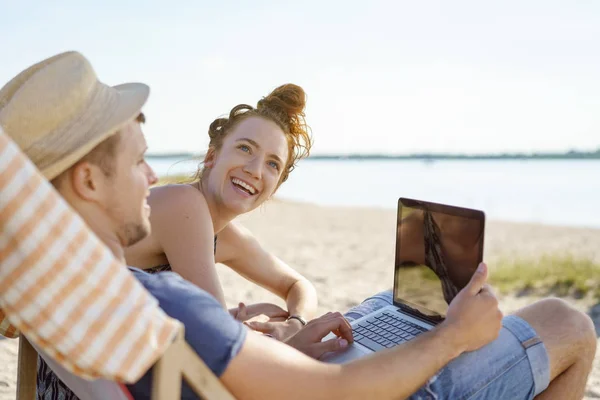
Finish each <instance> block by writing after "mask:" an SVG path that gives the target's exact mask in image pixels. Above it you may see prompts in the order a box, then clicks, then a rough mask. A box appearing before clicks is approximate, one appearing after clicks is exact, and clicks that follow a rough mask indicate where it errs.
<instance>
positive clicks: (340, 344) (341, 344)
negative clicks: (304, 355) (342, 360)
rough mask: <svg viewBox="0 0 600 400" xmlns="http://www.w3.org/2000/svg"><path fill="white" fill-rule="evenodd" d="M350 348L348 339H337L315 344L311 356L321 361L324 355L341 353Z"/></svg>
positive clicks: (311, 348)
mask: <svg viewBox="0 0 600 400" xmlns="http://www.w3.org/2000/svg"><path fill="white" fill-rule="evenodd" d="M347 347H348V341H347V340H346V339H341V338H335V339H330V340H327V341H325V342H319V343H315V344H314V345H312V346H311V347H310V354H309V355H310V356H312V357H314V358H316V359H319V358H320V357H321V356H322V355H323V354H325V353H330V352H333V351H340V350H343V349H345V348H347Z"/></svg>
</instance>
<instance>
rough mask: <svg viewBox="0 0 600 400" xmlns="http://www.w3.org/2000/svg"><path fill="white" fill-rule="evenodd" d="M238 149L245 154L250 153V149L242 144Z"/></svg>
mask: <svg viewBox="0 0 600 400" xmlns="http://www.w3.org/2000/svg"><path fill="white" fill-rule="evenodd" d="M238 149H240V150H242V151H244V152H246V153H250V147H248V146H246V145H245V144H242V145H241V146H239V147H238Z"/></svg>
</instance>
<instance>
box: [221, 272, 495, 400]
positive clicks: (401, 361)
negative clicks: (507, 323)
mask: <svg viewBox="0 0 600 400" xmlns="http://www.w3.org/2000/svg"><path fill="white" fill-rule="evenodd" d="M486 278H487V268H486V267H485V266H482V267H481V268H480V269H478V271H477V272H476V274H475V275H474V277H473V279H472V280H471V282H469V284H468V285H467V286H466V287H465V288H464V289H463V290H462V291H461V292H460V293H459V295H458V296H456V298H455V299H454V301H453V302H452V304H451V307H450V309H449V310H448V315H447V318H446V321H445V322H443V323H442V324H440V325H439V326H438V327H436V328H435V329H433V330H432V331H430V332H427V333H424V334H422V335H420V336H419V337H417V338H415V339H413V340H411V341H410V342H407V343H404V344H402V345H400V346H397V347H395V348H393V349H389V350H386V351H382V352H379V353H375V354H372V355H370V356H368V357H365V358H362V359H360V360H357V361H355V362H352V363H349V364H345V365H334V364H324V363H321V362H318V361H316V360H314V359H312V358H309V357H307V356H305V355H304V354H302V353H300V352H298V351H295V350H294V349H292V348H290V347H289V346H285V345H284V344H282V343H278V342H277V341H274V340H270V339H267V338H262V337H258V335H255V334H249V335H248V336H247V338H246V341H245V343H244V345H243V347H242V349H241V351H240V352H239V353H238V355H237V356H236V357H235V358H234V359H233V360H232V361H231V362H230V363H229V365H228V367H227V369H226V370H225V372H224V373H223V375H222V376H221V379H222V380H223V382H224V383H225V385H226V386H227V387H228V388H229V390H230V391H231V392H232V393H233V394H234V395H235V396H236V397H238V398H240V399H265V398H287V399H306V398H310V399H331V398H344V399H364V398H377V399H399V398H406V397H408V396H409V395H411V394H412V393H414V392H415V391H416V390H417V389H418V388H419V387H421V386H423V385H424V384H425V383H426V382H427V380H428V379H429V378H430V377H432V376H433V375H434V374H435V373H436V372H437V371H439V370H440V369H441V368H442V367H443V366H444V365H446V364H447V363H448V362H450V361H451V360H452V359H454V358H455V357H457V356H458V355H460V354H461V353H462V352H464V351H472V350H475V349H477V348H479V347H482V346H483V345H485V344H487V343H489V342H491V341H492V340H494V339H495V338H496V337H497V336H498V332H499V330H500V327H501V320H502V314H501V313H500V311H499V310H498V303H497V300H496V298H495V297H494V295H493V294H492V293H491V292H490V290H489V288H488V287H487V285H485V280H486ZM338 321H339V330H338V329H335V328H334V329H332V330H333V331H334V332H336V331H337V333H340V330H342V331H343V329H345V328H344V324H347V322H345V321H343V319H339V320H338ZM308 328H310V326H307V327H306V328H305V329H308ZM329 328H331V326H329V327H328V329H329ZM342 336H343V335H342ZM416 366H418V367H416Z"/></svg>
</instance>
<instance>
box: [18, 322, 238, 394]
mask: <svg viewBox="0 0 600 400" xmlns="http://www.w3.org/2000/svg"><path fill="white" fill-rule="evenodd" d="M19 340H20V342H19V364H18V375H17V400H34V399H35V398H36V397H35V395H36V372H37V357H38V354H39V355H40V356H41V357H42V358H43V359H44V360H45V361H46V363H47V364H48V366H49V367H50V368H51V369H52V370H53V371H54V373H55V374H56V375H57V376H58V377H59V378H60V379H61V380H62V381H63V382H64V383H65V384H66V385H67V386H68V387H69V388H70V389H71V390H72V391H73V393H75V394H76V395H77V397H79V398H80V399H81V400H130V399H133V397H132V396H131V394H130V393H129V391H128V390H127V387H126V386H125V385H123V384H119V383H116V382H114V381H109V380H106V379H97V380H94V381H90V380H86V379H83V378H80V377H78V376H76V375H74V374H72V373H71V372H69V371H67V370H65V369H64V368H63V367H62V366H61V365H60V364H59V363H57V362H56V361H54V360H53V359H52V358H51V357H48V355H47V354H45V353H44V352H43V351H42V350H40V349H39V348H36V346H34V345H32V344H31V343H30V342H29V341H28V340H27V338H25V336H23V335H21V336H20V339H19ZM153 368H154V371H153V376H152V379H153V380H152V398H151V400H174V399H178V398H180V397H181V382H182V379H185V381H186V382H187V384H188V385H189V386H190V387H191V388H192V390H193V391H194V392H195V393H196V394H197V395H198V396H199V397H200V398H202V399H206V400H235V398H234V397H233V395H231V393H230V392H229V391H228V390H227V389H226V388H225V386H224V385H223V384H222V383H221V381H220V380H219V379H218V378H217V377H216V376H215V375H214V374H213V373H212V371H211V370H210V369H209V368H208V367H207V366H206V364H204V362H203V361H202V360H201V359H200V358H199V357H198V355H197V354H196V352H195V351H194V350H193V349H192V348H191V347H190V345H189V344H187V342H186V341H185V339H184V331H183V328H182V329H181V331H180V332H179V333H178V335H177V336H176V338H175V340H174V341H173V343H172V344H171V345H170V346H169V347H168V349H167V351H166V352H165V353H164V354H163V356H162V357H161V358H160V359H159V361H158V362H157V363H156V364H155V365H154V367H153Z"/></svg>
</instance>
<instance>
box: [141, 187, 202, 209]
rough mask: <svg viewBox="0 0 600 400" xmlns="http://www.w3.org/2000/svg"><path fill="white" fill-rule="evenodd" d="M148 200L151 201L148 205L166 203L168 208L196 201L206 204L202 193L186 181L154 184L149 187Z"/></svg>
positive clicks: (196, 202) (195, 202)
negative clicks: (161, 184)
mask: <svg viewBox="0 0 600 400" xmlns="http://www.w3.org/2000/svg"><path fill="white" fill-rule="evenodd" d="M148 201H149V202H151V204H150V206H152V205H158V206H161V205H165V204H167V205H168V206H169V208H172V207H173V206H174V205H178V206H185V205H187V204H198V203H200V204H202V205H206V198H205V197H204V194H203V193H202V192H201V191H200V190H198V189H197V188H196V187H195V185H194V184H187V183H178V184H170V185H163V186H155V187H153V188H152V189H150V197H149V199H148Z"/></svg>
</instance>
